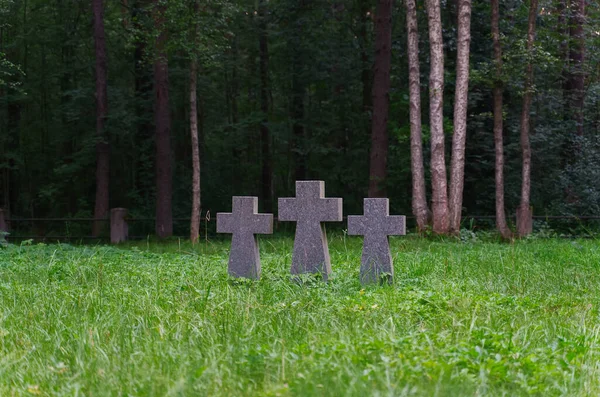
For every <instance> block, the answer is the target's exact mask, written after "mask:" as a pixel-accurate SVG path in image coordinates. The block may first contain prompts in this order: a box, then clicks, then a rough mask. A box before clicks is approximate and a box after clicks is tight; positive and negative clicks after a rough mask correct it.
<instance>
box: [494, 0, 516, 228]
mask: <svg viewBox="0 0 600 397" xmlns="http://www.w3.org/2000/svg"><path fill="white" fill-rule="evenodd" d="M491 5H492V40H493V43H494V64H495V67H496V76H495V81H494V91H493V96H494V148H495V152H496V228H497V229H498V232H499V233H500V235H501V236H502V238H504V239H510V238H511V237H512V233H511V231H510V229H509V228H508V225H507V223H506V214H505V210H504V137H503V130H504V118H503V113H502V110H503V98H502V96H503V93H504V82H503V80H502V45H501V43H500V27H499V22H500V7H499V0H492V4H491Z"/></svg>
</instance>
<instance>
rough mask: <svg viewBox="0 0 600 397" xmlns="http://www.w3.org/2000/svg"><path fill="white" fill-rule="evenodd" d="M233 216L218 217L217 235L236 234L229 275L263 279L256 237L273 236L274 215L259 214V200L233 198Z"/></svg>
mask: <svg viewBox="0 0 600 397" xmlns="http://www.w3.org/2000/svg"><path fill="white" fill-rule="evenodd" d="M232 207H233V210H232V213H223V212H222V213H218V214H217V233H233V237H232V239H231V253H230V254H229V269H228V271H229V274H230V275H231V276H233V277H245V278H250V279H256V280H258V279H259V278H260V256H259V254H258V240H257V239H256V236H255V234H271V233H273V214H258V197H233V199H232Z"/></svg>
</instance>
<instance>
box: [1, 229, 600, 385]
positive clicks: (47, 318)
mask: <svg viewBox="0 0 600 397" xmlns="http://www.w3.org/2000/svg"><path fill="white" fill-rule="evenodd" d="M261 241H262V243H261V253H262V262H263V277H262V280H261V281H259V282H240V281H234V280H231V279H229V278H228V277H227V270H226V268H227V250H228V247H229V243H228V242H226V241H225V242H208V243H205V242H202V244H200V245H199V246H197V247H195V248H192V247H191V246H189V245H187V244H182V245H181V246H179V245H178V244H177V243H171V244H168V245H158V244H150V245H147V244H146V243H140V244H139V245H136V244H131V245H128V246H126V247H122V248H112V247H104V246H99V247H74V246H69V245H33V246H23V247H19V246H11V247H9V248H6V249H0V396H13V395H15V396H29V395H44V396H196V395H197V396H245V395H260V396H286V395H295V396H310V395H315V396H361V397H366V396H392V395H393V396H403V395H426V396H429V395H437V396H467V395H493V396H496V395H497V396H500V395H506V396H514V395H540V396H554V395H556V396H558V395H568V396H597V395H600V364H599V359H600V351H599V349H598V348H599V342H600V335H599V332H600V331H599V330H600V328H599V321H598V320H599V313H600V312H599V307H600V306H599V305H600V293H599V292H600V248H599V247H600V246H599V244H598V242H596V241H581V240H580V241H559V240H531V241H525V242H518V243H515V244H512V245H511V244H496V243H481V242H476V243H458V242H434V241H428V240H416V239H410V238H393V239H392V250H393V255H394V261H395V272H396V274H395V284H394V285H393V286H391V287H389V286H383V287H366V288H363V287H362V286H361V285H360V284H359V281H358V280H359V277H358V270H359V262H360V250H361V246H362V244H361V239H359V238H344V237H343V236H341V235H337V236H333V237H330V250H331V257H332V263H333V269H334V275H333V277H332V279H331V281H330V282H329V283H327V284H325V283H321V282H312V283H306V284H304V285H298V284H295V283H293V282H291V281H290V276H289V265H290V262H291V249H292V241H291V239H287V238H271V239H262V240H261Z"/></svg>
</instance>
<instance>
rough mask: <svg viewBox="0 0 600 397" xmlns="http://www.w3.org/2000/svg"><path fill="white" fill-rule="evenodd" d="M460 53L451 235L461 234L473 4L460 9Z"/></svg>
mask: <svg viewBox="0 0 600 397" xmlns="http://www.w3.org/2000/svg"><path fill="white" fill-rule="evenodd" d="M457 44H458V49H457V55H456V91H455V96H454V136H453V137H452V161H451V164H450V170H451V171H450V205H449V211H450V231H451V232H452V233H453V234H459V233H460V220H461V215H462V202H463V189H464V185H465V145H466V141H467V108H468V104H469V103H468V102H469V49H470V44H471V0H460V2H459V9H458V43H457Z"/></svg>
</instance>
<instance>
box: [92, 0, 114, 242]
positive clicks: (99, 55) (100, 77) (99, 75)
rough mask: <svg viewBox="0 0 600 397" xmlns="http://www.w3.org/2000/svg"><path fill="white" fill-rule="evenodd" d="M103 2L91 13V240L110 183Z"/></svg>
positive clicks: (105, 213)
mask: <svg viewBox="0 0 600 397" xmlns="http://www.w3.org/2000/svg"><path fill="white" fill-rule="evenodd" d="M103 3H104V2H103V0H93V2H92V10H93V13H94V46H95V53H96V137H97V139H98V142H97V143H96V200H95V204H94V218H95V219H97V220H96V221H94V224H93V227H92V236H94V237H98V236H99V235H100V232H101V230H102V227H103V226H105V222H102V221H98V219H105V218H107V216H108V207H109V179H110V145H109V143H108V136H107V133H106V128H105V124H106V117H107V116H108V92H107V91H108V90H107V74H108V73H107V72H108V67H107V61H106V38H105V35H104V4H103Z"/></svg>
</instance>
